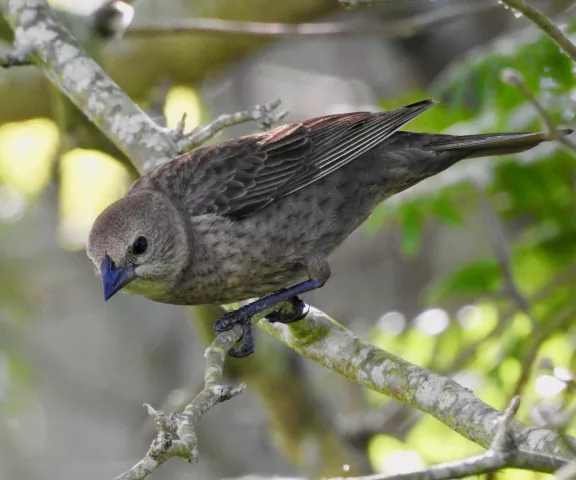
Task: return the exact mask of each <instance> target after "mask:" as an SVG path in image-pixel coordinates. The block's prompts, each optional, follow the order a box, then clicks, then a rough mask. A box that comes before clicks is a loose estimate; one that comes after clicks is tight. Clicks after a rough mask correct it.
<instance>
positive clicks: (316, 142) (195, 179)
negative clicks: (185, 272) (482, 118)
mask: <svg viewBox="0 0 576 480" xmlns="http://www.w3.org/2000/svg"><path fill="white" fill-rule="evenodd" d="M433 105H434V102H433V101H431V100H424V101H422V102H418V103H415V104H412V105H408V106H406V107H402V108H399V109H396V110H391V111H389V112H382V113H370V112H358V113H345V114H338V115H329V116H325V117H319V118H315V119H312V120H308V121H305V122H299V123H295V124H290V125H283V126H280V127H278V128H275V129H273V130H270V131H268V132H264V133H260V134H256V135H249V136H246V137H240V138H237V139H234V140H231V141H228V142H223V143H220V144H218V145H213V146H208V147H204V148H200V149H197V150H195V151H193V152H190V153H187V154H184V155H181V156H180V157H177V158H175V159H174V160H172V161H170V162H168V163H166V164H164V165H162V166H160V167H158V168H156V169H155V170H153V171H152V172H151V173H150V174H148V175H146V176H144V177H142V178H141V179H140V180H138V181H137V182H136V183H135V184H134V185H133V186H132V188H131V191H138V190H141V189H147V188H151V189H157V190H160V191H162V192H164V193H165V194H167V195H168V196H169V197H170V198H171V199H172V200H174V201H175V203H176V204H178V205H180V206H181V207H184V208H185V209H186V213H187V214H188V215H191V216H199V215H204V214H212V213H214V214H218V215H221V216H227V217H230V218H239V217H242V216H245V215H249V214H250V213H252V212H254V211H256V210H259V209H260V208H262V207H264V206H266V205H267V204H269V203H271V202H273V201H274V200H276V199H278V198H281V197H283V196H286V195H289V194H291V193H293V192H296V191H298V190H300V189H302V188H304V187H305V186H307V185H310V184H311V183H314V182H315V181H317V180H319V179H321V178H323V177H325V176H326V175H329V174H330V173H332V172H334V171H335V170H338V169H339V168H341V167H343V166H344V165H346V164H348V163H349V162H352V161H353V160H354V159H356V158H358V157H359V156H361V155H362V154H364V153H366V152H367V151H369V150H370V149H372V148H374V147H375V146H377V145H379V144H381V143H382V142H383V141H384V140H386V139H387V138H388V137H390V135H392V134H394V132H396V131H397V130H398V129H399V128H401V127H402V126H403V125H405V124H406V123H408V122H409V121H410V120H412V119H414V118H415V117H417V116H418V115H420V114H421V113H423V112H424V111H426V110H427V109H429V108H430V107H432V106H433Z"/></svg>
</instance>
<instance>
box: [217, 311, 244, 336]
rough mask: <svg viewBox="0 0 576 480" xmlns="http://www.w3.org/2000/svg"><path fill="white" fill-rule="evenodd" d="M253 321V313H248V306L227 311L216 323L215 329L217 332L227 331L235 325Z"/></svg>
mask: <svg viewBox="0 0 576 480" xmlns="http://www.w3.org/2000/svg"><path fill="white" fill-rule="evenodd" d="M251 321H252V315H251V314H250V313H248V310H247V309H246V307H241V308H238V309H237V310H232V311H231V312H228V313H226V314H225V315H224V316H223V317H221V318H220V319H219V320H218V321H217V322H216V323H215V324H214V331H215V332H216V333H220V332H226V331H228V330H232V329H233V328H234V325H238V324H240V325H245V324H247V323H250V322H251Z"/></svg>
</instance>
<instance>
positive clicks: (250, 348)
mask: <svg viewBox="0 0 576 480" xmlns="http://www.w3.org/2000/svg"><path fill="white" fill-rule="evenodd" d="M252 353H254V336H253V335H252V323H250V322H248V323H245V324H243V325H242V337H240V340H238V342H237V343H236V345H234V346H233V347H232V348H231V349H230V350H229V351H228V355H230V356H231V357H234V358H244V357H247V356H248V355H251V354H252Z"/></svg>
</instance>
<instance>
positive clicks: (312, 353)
mask: <svg viewBox="0 0 576 480" xmlns="http://www.w3.org/2000/svg"><path fill="white" fill-rule="evenodd" d="M258 326H259V327H261V328H263V329H264V330H265V331H267V332H268V333H270V334H271V335H273V336H274V337H276V338H278V339H279V340H281V341H282V342H284V343H285V344H286V345H288V346H289V347H290V348H292V349H294V350H295V351H296V352H298V353H300V354H301V355H304V356H305V357H308V358H310V359H312V360H314V361H316V362H318V363H320V364H321V365H323V366H324V367H326V368H328V369H330V370H332V371H335V372H338V373H340V374H341V375H344V376H345V377H347V378H349V379H350V380H352V381H354V382H356V383H358V384H360V385H363V386H365V387H367V388H370V389H371V390H375V391H377V392H380V393H382V394H384V395H386V396H388V397H391V398H395V399H396V400H399V401H401V402H402V403H405V404H406V405H410V406H412V407H414V408H417V409H419V410H421V411H422V412H425V413H427V414H429V415H432V416H433V417H435V418H436V419H438V420H440V421H441V422H442V423H443V424H444V425H446V426H448V427H449V428H451V429H452V430H454V431H456V432H458V433H460V434H461V435H462V436H464V437H466V438H467V439H469V440H471V441H473V442H475V443H477V444H478V445H481V446H483V447H485V448H488V447H489V445H490V444H491V442H492V441H493V439H494V436H495V434H496V421H497V419H498V416H499V412H498V411H497V410H496V409H494V408H492V407H490V406H489V405H487V404H485V403H484V402H482V401H481V400H480V399H479V398H478V397H476V396H475V395H474V394H473V393H472V392H471V391H470V390H468V389H466V388H464V387H463V386H462V385H460V384H458V383H457V382H455V381H454V380H452V379H450V378H448V377H444V376H442V375H439V374H437V373H434V372H431V371H429V370H426V369H424V368H421V367H418V366H416V365H413V364H411V363H409V362H407V361H405V360H403V359H401V358H399V357H397V356H395V355H393V354H391V353H388V352H386V351H384V350H381V349H379V348H377V347H375V346H374V345H372V344H370V343H368V342H365V341H363V340H361V339H359V338H358V337H356V336H355V335H354V334H353V333H352V332H351V331H349V330H347V329H346V328H344V327H343V326H342V325H340V324H339V323H337V322H335V321H334V320H333V319H332V318H330V317H329V316H328V315H326V314H325V313H323V312H321V311H319V310H317V309H315V308H314V307H310V312H309V313H308V316H307V317H306V318H305V319H304V320H302V321H300V322H294V323H293V324H290V325H278V324H271V323H269V322H267V321H260V322H259V323H258ZM512 431H513V433H514V435H515V437H516V438H518V439H519V443H518V448H519V449H520V450H523V451H527V452H531V453H540V454H545V455H555V456H564V457H569V452H567V451H566V450H565V449H564V448H563V447H562V445H561V442H559V439H558V434H557V433H555V432H553V431H550V430H546V429H541V428H532V427H527V426H525V425H523V424H521V423H520V422H517V421H514V422H513V424H512ZM570 441H571V442H575V444H576V439H572V438H571V439H570Z"/></svg>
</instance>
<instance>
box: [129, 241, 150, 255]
mask: <svg viewBox="0 0 576 480" xmlns="http://www.w3.org/2000/svg"><path fill="white" fill-rule="evenodd" d="M146 250H148V240H146V238H145V237H138V238H137V239H136V240H135V241H134V243H133V244H132V246H131V247H130V251H131V252H132V253H133V254H134V255H142V254H143V253H146Z"/></svg>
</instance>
